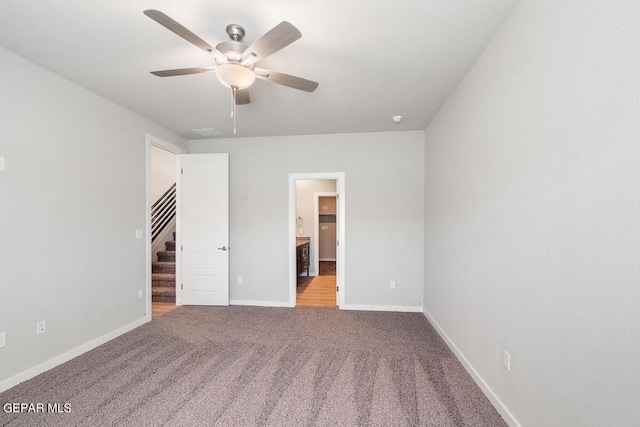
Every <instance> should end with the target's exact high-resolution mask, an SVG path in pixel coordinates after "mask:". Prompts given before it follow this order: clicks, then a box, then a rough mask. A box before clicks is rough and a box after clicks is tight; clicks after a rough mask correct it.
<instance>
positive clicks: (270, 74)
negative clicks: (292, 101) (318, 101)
mask: <svg viewBox="0 0 640 427" xmlns="http://www.w3.org/2000/svg"><path fill="white" fill-rule="evenodd" d="M255 73H256V77H257V78H259V79H262V80H266V81H268V82H271V83H277V84H279V85H283V86H288V87H291V88H293V89H298V90H303V91H305V92H313V91H314V90H316V88H317V87H318V83H317V82H314V81H311V80H307V79H303V78H302V77H296V76H290V75H289V74H283V73H278V72H276V71H271V70H265V69H264V68H256V69H255Z"/></svg>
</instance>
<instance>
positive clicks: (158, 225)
mask: <svg viewBox="0 0 640 427" xmlns="http://www.w3.org/2000/svg"><path fill="white" fill-rule="evenodd" d="M175 215H176V183H175V182H174V183H173V185H172V186H171V187H169V189H168V190H167V191H165V192H164V194H163V195H162V196H160V198H159V199H158V200H156V202H155V203H154V204H153V205H151V241H152V242H153V241H154V240H155V239H156V238H157V237H158V236H159V235H160V234H161V233H162V231H163V230H164V229H165V227H166V226H167V225H169V223H170V222H171V220H172V219H173V218H174V217H175Z"/></svg>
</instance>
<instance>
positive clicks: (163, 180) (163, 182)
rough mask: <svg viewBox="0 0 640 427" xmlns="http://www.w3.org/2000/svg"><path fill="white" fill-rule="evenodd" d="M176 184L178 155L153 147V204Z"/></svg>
mask: <svg viewBox="0 0 640 427" xmlns="http://www.w3.org/2000/svg"><path fill="white" fill-rule="evenodd" d="M175 182H176V155H175V154H173V153H171V152H169V151H167V150H163V149H162V148H158V147H156V146H155V145H152V146H151V203H152V204H153V203H155V202H156V201H157V200H158V199H159V198H160V197H162V195H163V194H164V193H165V192H166V191H167V190H168V189H169V187H171V186H172V185H173V184H175Z"/></svg>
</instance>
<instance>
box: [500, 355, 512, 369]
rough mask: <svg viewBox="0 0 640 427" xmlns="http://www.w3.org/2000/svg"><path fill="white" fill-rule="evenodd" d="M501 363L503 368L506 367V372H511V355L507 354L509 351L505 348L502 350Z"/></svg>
mask: <svg viewBox="0 0 640 427" xmlns="http://www.w3.org/2000/svg"><path fill="white" fill-rule="evenodd" d="M502 363H503V364H504V369H506V370H507V371H508V372H511V355H510V354H509V352H507V350H505V351H504V356H503V360H502Z"/></svg>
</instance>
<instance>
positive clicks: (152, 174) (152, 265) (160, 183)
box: [146, 135, 185, 319]
mask: <svg viewBox="0 0 640 427" xmlns="http://www.w3.org/2000/svg"><path fill="white" fill-rule="evenodd" d="M184 152H185V150H184V149H182V148H180V147H177V146H174V145H173V144H169V143H167V142H165V141H162V140H160V139H157V138H155V137H153V136H151V135H147V234H146V235H147V244H146V248H147V250H146V254H147V292H146V294H147V304H146V315H147V316H149V315H150V316H151V318H152V319H153V318H155V317H158V316H160V315H162V314H164V313H166V312H168V311H170V310H173V309H174V308H176V279H175V278H176V247H175V245H176V242H175V239H176V221H175V214H176V210H177V208H178V206H177V203H178V198H177V189H176V177H177V172H178V168H177V160H178V155H179V154H184Z"/></svg>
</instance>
